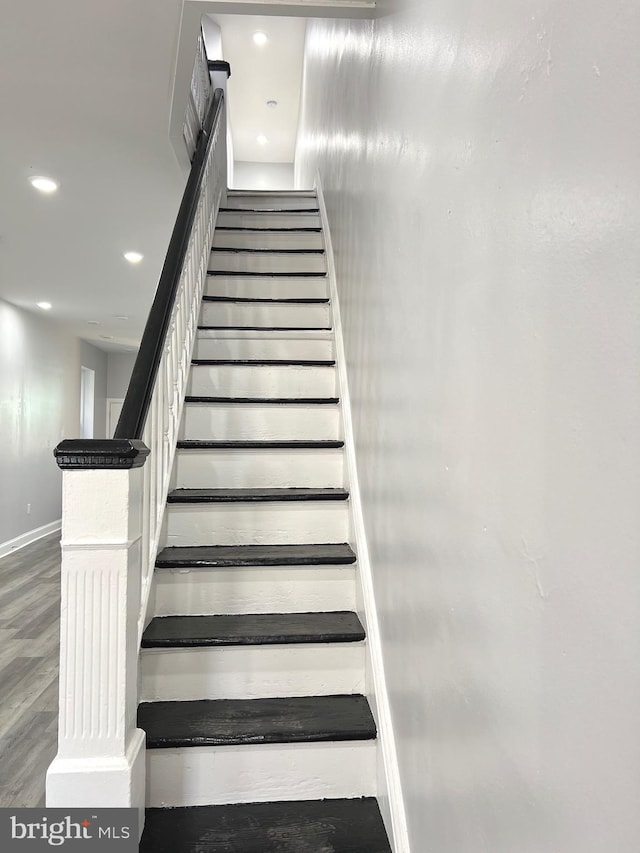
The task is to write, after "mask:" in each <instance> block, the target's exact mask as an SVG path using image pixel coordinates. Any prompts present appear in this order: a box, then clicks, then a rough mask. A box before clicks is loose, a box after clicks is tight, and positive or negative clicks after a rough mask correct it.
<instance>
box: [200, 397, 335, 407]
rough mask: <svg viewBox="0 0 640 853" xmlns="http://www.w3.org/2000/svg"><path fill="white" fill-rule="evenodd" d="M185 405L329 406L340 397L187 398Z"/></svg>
mask: <svg viewBox="0 0 640 853" xmlns="http://www.w3.org/2000/svg"><path fill="white" fill-rule="evenodd" d="M184 401H185V403H224V404H231V405H236V404H237V405H247V404H259V405H263V404H264V405H269V406H274V405H275V406H284V405H287V406H288V405H294V406H295V405H307V404H309V405H314V406H327V405H335V404H336V403H339V402H340V398H339V397H203V396H196V397H185V398H184Z"/></svg>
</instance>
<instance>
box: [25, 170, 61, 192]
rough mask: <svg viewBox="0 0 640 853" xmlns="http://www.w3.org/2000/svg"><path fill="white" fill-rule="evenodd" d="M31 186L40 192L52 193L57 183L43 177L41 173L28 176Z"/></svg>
mask: <svg viewBox="0 0 640 853" xmlns="http://www.w3.org/2000/svg"><path fill="white" fill-rule="evenodd" d="M29 182H30V184H31V186H32V187H35V189H37V190H39V191H40V192H41V193H47V194H48V193H54V192H55V191H56V190H57V189H58V184H57V183H56V182H55V181H54V180H52V179H51V178H44V177H42V175H39V176H38V175H36V176H34V177H33V178H29Z"/></svg>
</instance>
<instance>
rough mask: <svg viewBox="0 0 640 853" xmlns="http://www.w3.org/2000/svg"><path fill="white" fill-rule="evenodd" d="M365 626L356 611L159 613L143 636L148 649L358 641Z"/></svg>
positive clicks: (144, 646) (361, 637) (143, 645)
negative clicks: (206, 614) (208, 614)
mask: <svg viewBox="0 0 640 853" xmlns="http://www.w3.org/2000/svg"><path fill="white" fill-rule="evenodd" d="M361 640H364V629H363V627H362V625H361V623H360V620H359V619H358V616H357V614H356V613H350V612H349V611H346V610H344V611H335V612H330V613H238V614H230V615H227V614H225V615H222V616H220V615H216V616H156V617H155V618H154V619H152V620H151V622H150V623H149V625H148V626H147V628H146V630H145V632H144V634H143V636H142V647H143V648H145V649H158V648H185V647H200V646H258V645H260V646H262V645H276V644H279V645H282V644H289V643H357V642H360V641H361Z"/></svg>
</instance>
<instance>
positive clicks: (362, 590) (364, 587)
mask: <svg viewBox="0 0 640 853" xmlns="http://www.w3.org/2000/svg"><path fill="white" fill-rule="evenodd" d="M314 186H315V189H316V192H317V196H318V207H319V208H320V221H321V223H322V231H323V235H324V242H325V252H326V254H325V257H326V263H327V278H328V281H329V294H330V306H331V315H332V320H333V322H332V325H333V335H334V346H335V359H336V367H337V379H336V381H337V388H336V394H337V395H338V397H339V398H340V409H341V415H342V430H343V438H344V464H345V487H346V488H347V489H348V490H349V494H350V509H351V536H350V543H349V544H350V545H351V546H352V548H353V549H354V551H355V552H356V554H357V557H358V562H357V571H356V585H357V591H356V610H357V613H358V616H359V617H360V620H361V622H362V624H363V625H364V628H365V631H366V635H367V639H366V642H365V662H366V691H365V695H366V697H367V699H368V701H369V705H370V707H371V712H372V714H373V717H374V720H375V722H376V726H377V729H378V748H377V799H378V803H379V806H380V812H381V814H382V818H383V821H384V824H385V828H386V830H387V835H388V837H389V841H390V844H391V848H392V850H393V853H411V851H410V847H409V834H408V829H407V820H406V813H405V807H404V799H403V795H402V784H401V780H400V770H399V765H398V754H397V750H396V743H395V736H394V730H393V720H392V716H391V707H390V704H389V695H388V692H387V685H386V677H385V670H384V660H383V655H382V641H381V636H380V626H379V622H378V611H377V608H376V600H375V593H374V587H373V575H372V571H371V562H370V560H369V552H368V549H367V536H366V529H365V524H364V515H363V512H362V501H361V497H360V487H359V483H358V469H357V463H356V450H355V440H354V434H353V422H352V419H351V402H350V397H349V382H348V377H347V363H346V357H345V349H344V341H343V336H342V322H341V319H340V300H339V297H338V286H337V277H336V268H335V261H334V256H333V244H332V240H331V229H330V227H329V219H328V215H327V206H326V203H325V199H324V192H323V187H322V179H321V175H320V172H319V171H318V172H316V177H315V184H314Z"/></svg>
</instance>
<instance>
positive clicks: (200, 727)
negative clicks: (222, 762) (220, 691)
mask: <svg viewBox="0 0 640 853" xmlns="http://www.w3.org/2000/svg"><path fill="white" fill-rule="evenodd" d="M138 726H139V727H140V728H141V729H143V730H144V731H145V732H146V733H147V749H175V748H177V747H189V746H233V745H239V744H263V743H316V742H319V741H345V740H372V739H374V738H375V736H376V725H375V723H374V721H373V717H372V716H371V710H370V708H369V704H368V702H367V700H366V699H365V697H364V696H358V695H354V696H286V697H283V698H278V699H195V700H191V701H188V702H175V701H173V702H142V703H141V704H140V705H139V706H138Z"/></svg>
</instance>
